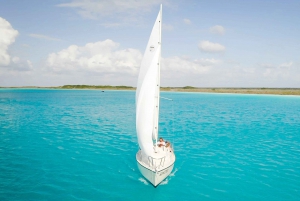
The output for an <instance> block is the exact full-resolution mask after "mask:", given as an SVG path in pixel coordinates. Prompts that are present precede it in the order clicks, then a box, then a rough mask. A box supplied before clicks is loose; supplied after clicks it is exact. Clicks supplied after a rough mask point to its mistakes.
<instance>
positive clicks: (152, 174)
mask: <svg viewBox="0 0 300 201" xmlns="http://www.w3.org/2000/svg"><path fill="white" fill-rule="evenodd" d="M159 149H162V148H159ZM161 156H162V157H161ZM136 160H137V165H138V168H139V170H140V172H141V173H142V175H143V176H144V177H145V178H146V179H147V180H148V181H149V182H151V183H152V184H153V186H157V185H158V184H160V183H161V182H162V181H163V180H164V179H165V178H166V177H168V176H169V175H170V173H171V172H172V170H173V167H174V163H175V155H174V153H173V150H172V149H167V150H166V151H163V152H161V153H159V154H158V158H152V157H145V155H144V154H143V153H142V151H141V150H139V151H138V152H137V154H136Z"/></svg>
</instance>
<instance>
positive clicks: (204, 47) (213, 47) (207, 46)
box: [198, 40, 225, 53]
mask: <svg viewBox="0 0 300 201" xmlns="http://www.w3.org/2000/svg"><path fill="white" fill-rule="evenodd" d="M198 48H199V49H200V50H201V51H203V52H211V53H213V52H223V51H225V46H223V45H221V44H219V43H212V42H209V41H207V40H206V41H201V42H200V43H199V44H198Z"/></svg>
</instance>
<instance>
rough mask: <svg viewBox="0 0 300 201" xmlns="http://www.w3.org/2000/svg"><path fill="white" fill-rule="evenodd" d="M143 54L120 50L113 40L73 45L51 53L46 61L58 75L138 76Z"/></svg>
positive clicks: (50, 68) (133, 50)
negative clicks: (108, 74)
mask: <svg viewBox="0 0 300 201" xmlns="http://www.w3.org/2000/svg"><path fill="white" fill-rule="evenodd" d="M141 59H142V54H141V53H140V51H139V50H136V49H132V48H128V49H123V50H119V44H118V43H116V42H114V41H112V40H109V39H107V40H105V41H99V42H95V43H88V44H86V45H85V46H77V45H71V46H69V47H68V48H66V49H63V50H61V51H59V52H57V53H51V54H50V55H49V56H48V58H47V61H46V65H47V67H48V69H49V70H51V71H53V72H56V73H63V72H68V73H75V72H92V73H110V74H113V73H116V74H122V73H123V74H127V75H128V74H130V75H133V74H136V72H137V70H138V68H139V65H140V62H141Z"/></svg>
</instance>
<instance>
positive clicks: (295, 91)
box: [0, 85, 300, 95]
mask: <svg viewBox="0 0 300 201" xmlns="http://www.w3.org/2000/svg"><path fill="white" fill-rule="evenodd" d="M0 88H18V89H24V88H26V89H96V90H135V89H136V88H135V87H131V86H109V85H105V86H101V85H97V86H94V85H65V86H58V87H37V86H26V87H0ZM161 91H173V92H204V93H236V94H275V95H300V88H196V87H190V86H187V87H161Z"/></svg>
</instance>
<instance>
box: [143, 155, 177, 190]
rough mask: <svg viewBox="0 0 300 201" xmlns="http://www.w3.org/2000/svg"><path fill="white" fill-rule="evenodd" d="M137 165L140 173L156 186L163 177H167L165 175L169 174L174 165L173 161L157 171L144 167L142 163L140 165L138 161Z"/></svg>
mask: <svg viewBox="0 0 300 201" xmlns="http://www.w3.org/2000/svg"><path fill="white" fill-rule="evenodd" d="M137 166H138V168H139V170H140V172H141V173H142V175H143V176H144V177H145V178H146V179H147V180H148V181H149V182H150V183H151V184H152V185H153V186H157V185H158V184H160V183H161V182H162V181H163V180H164V179H165V178H167V176H169V175H170V174H171V172H172V170H173V167H174V163H173V164H172V165H170V166H169V167H166V168H164V169H162V170H159V171H157V172H155V171H153V170H150V169H148V168H146V167H144V166H143V165H141V164H140V163H139V162H138V161H137Z"/></svg>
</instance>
